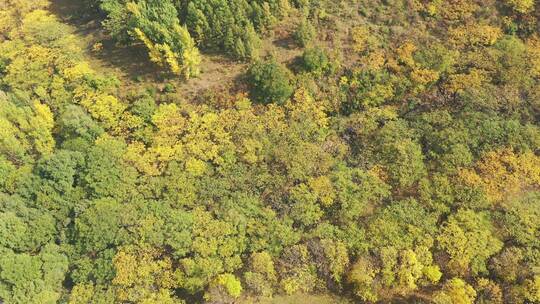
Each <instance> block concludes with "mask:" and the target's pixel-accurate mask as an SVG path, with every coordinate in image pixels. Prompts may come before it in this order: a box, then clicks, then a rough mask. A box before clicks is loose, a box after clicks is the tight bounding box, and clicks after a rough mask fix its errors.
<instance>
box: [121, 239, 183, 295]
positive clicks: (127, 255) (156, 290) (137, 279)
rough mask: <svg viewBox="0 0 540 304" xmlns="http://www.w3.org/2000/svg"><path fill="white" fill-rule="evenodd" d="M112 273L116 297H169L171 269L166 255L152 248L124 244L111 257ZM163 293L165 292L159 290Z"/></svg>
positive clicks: (172, 281) (169, 260)
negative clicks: (125, 246) (127, 246)
mask: <svg viewBox="0 0 540 304" xmlns="http://www.w3.org/2000/svg"><path fill="white" fill-rule="evenodd" d="M113 263H114V268H115V270H116V276H115V277H114V279H113V280H112V283H113V286H114V287H115V288H116V297H117V299H118V300H119V301H128V302H137V303H144V302H145V301H146V303H157V302H152V300H153V299H155V298H156V297H157V298H162V297H164V296H165V299H167V298H170V295H169V291H168V290H167V289H170V288H172V287H173V286H174V271H173V267H172V261H171V259H170V258H168V257H166V256H163V254H162V252H161V251H159V250H158V249H154V248H148V247H143V248H125V249H123V250H121V251H119V252H118V253H117V254H116V256H115V257H114V259H113ZM163 293H165V294H163Z"/></svg>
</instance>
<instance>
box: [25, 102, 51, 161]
mask: <svg viewBox="0 0 540 304" xmlns="http://www.w3.org/2000/svg"><path fill="white" fill-rule="evenodd" d="M33 108H34V115H35V116H33V117H31V118H30V119H29V124H30V128H31V131H29V135H30V136H32V137H33V138H34V147H35V149H36V150H37V151H38V153H40V154H42V155H48V154H51V153H52V152H53V150H54V144H55V143H54V138H53V136H52V129H53V127H54V118H53V113H52V112H51V110H50V109H49V107H48V106H47V105H44V104H41V103H39V102H38V101H34V103H33Z"/></svg>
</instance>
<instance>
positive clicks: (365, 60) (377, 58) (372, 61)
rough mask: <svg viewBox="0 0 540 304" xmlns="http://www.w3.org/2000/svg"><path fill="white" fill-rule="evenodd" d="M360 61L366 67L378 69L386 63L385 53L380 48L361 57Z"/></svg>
mask: <svg viewBox="0 0 540 304" xmlns="http://www.w3.org/2000/svg"><path fill="white" fill-rule="evenodd" d="M360 63H361V64H362V65H363V66H365V67H366V68H367V69H370V70H373V71H380V70H381V69H382V68H383V67H384V65H385V63H386V54H385V53H384V51H382V50H375V51H373V52H371V53H369V54H368V55H366V56H364V57H362V58H361V59H360Z"/></svg>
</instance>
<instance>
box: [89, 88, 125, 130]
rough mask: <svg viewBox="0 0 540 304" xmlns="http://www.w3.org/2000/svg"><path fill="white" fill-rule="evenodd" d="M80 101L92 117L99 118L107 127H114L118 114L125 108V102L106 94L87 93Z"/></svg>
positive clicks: (118, 117)
mask: <svg viewBox="0 0 540 304" xmlns="http://www.w3.org/2000/svg"><path fill="white" fill-rule="evenodd" d="M80 103H81V105H82V106H83V107H85V108H86V110H87V111H88V112H89V113H90V114H91V115H92V117H93V118H95V119H97V120H99V121H100V122H102V123H103V124H104V125H105V126H106V127H108V128H112V127H115V126H116V125H117V124H118V121H119V119H120V116H121V115H122V113H123V112H124V110H125V109H126V105H125V104H123V103H122V102H120V101H119V100H118V99H117V98H116V97H115V96H112V95H108V94H99V93H97V94H96V93H88V94H87V95H86V96H84V97H83V99H82V100H81V101H80Z"/></svg>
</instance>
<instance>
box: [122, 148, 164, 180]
mask: <svg viewBox="0 0 540 304" xmlns="http://www.w3.org/2000/svg"><path fill="white" fill-rule="evenodd" d="M152 152H153V151H146V147H145V146H144V144H143V143H141V142H133V143H131V144H130V145H129V146H128V147H127V150H126V154H125V155H124V160H125V161H126V162H128V163H129V164H131V165H132V166H133V167H135V168H136V169H137V170H138V171H139V172H142V173H144V174H145V175H149V176H156V175H159V174H160V173H161V170H160V169H159V168H158V164H157V158H158V155H156V153H152Z"/></svg>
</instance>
